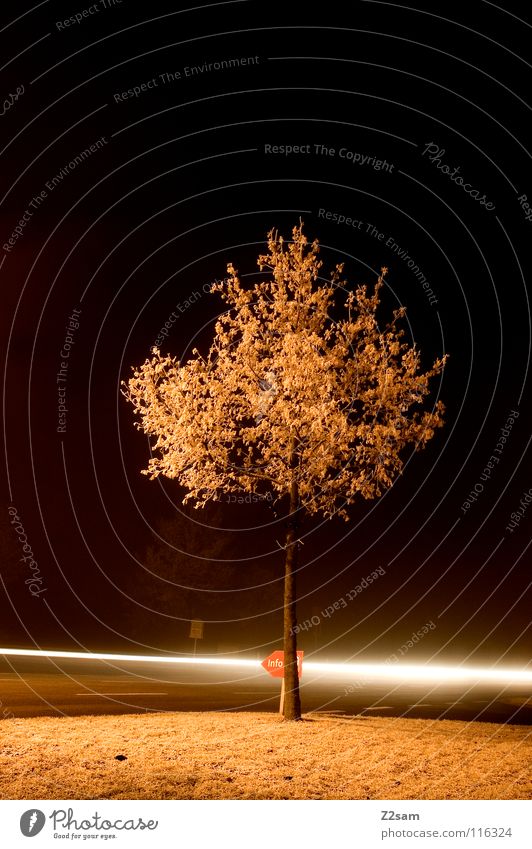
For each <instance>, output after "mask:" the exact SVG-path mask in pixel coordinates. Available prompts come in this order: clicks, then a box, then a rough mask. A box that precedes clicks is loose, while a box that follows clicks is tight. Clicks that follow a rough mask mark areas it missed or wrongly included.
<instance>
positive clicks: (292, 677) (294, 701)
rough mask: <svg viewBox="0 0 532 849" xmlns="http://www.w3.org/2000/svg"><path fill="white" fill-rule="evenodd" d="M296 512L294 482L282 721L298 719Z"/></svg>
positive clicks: (288, 535)
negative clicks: (283, 719)
mask: <svg viewBox="0 0 532 849" xmlns="http://www.w3.org/2000/svg"><path fill="white" fill-rule="evenodd" d="M298 509H299V490H298V485H297V482H296V481H294V482H293V483H292V487H291V490H290V512H289V515H288V528H287V531H286V549H285V550H286V560H285V573H284V684H285V696H284V718H285V719H290V720H298V719H301V699H300V697H299V676H298V674H297V655H296V650H297V636H296V625H297V617H296V571H297V561H298V556H297V555H298V542H297V540H298V533H297V529H298V524H299V522H298Z"/></svg>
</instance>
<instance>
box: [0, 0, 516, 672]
mask: <svg viewBox="0 0 532 849" xmlns="http://www.w3.org/2000/svg"><path fill="white" fill-rule="evenodd" d="M348 5H349V6H350V12H349V13H348V12H347V11H346V8H344V5H343V4H340V3H327V4H323V6H322V8H321V9H320V10H319V11H318V12H316V13H313V14H312V13H310V12H309V10H308V7H307V5H306V4H302V3H295V4H284V3H283V4H281V3H273V4H267V6H265V5H264V4H262V3H258V2H253V0H251V1H250V2H248V0H243V1H242V2H226V3H214V4H211V5H206V6H203V7H200V6H197V7H191V8H190V9H187V10H186V11H182V12H178V11H176V10H175V5H174V4H171V3H164V2H156V3H152V4H140V3H135V4H134V3H133V2H128V0H122V2H121V3H118V2H115V3H113V2H112V0H105V2H102V0H100V2H97V3H95V4H92V5H90V4H89V3H86V4H84V3H83V2H82V0H81V2H79V3H72V2H68V3H67V2H65V3H60V2H55V0H47V1H45V2H43V3H40V4H35V7H34V8H33V7H32V4H30V3H28V4H24V3H21V4H16V7H15V6H13V5H7V6H5V8H2V12H1V15H2V20H1V23H0V26H1V27H2V28H1V29H0V37H1V39H2V51H1V55H2V57H3V62H4V65H3V68H2V71H1V86H0V97H1V98H2V100H3V101H4V102H3V107H2V109H3V114H2V115H0V129H1V148H2V153H1V156H2V166H3V167H2V169H1V172H0V179H1V183H2V185H1V199H0V200H1V208H0V227H1V239H0V243H1V245H2V248H1V250H0V277H1V281H2V297H3V303H2V310H1V316H0V321H1V343H2V363H3V364H4V365H5V368H4V372H3V383H2V386H3V403H4V408H3V409H4V420H5V427H4V437H5V441H4V449H5V453H4V455H3V456H4V460H3V463H2V466H3V475H2V505H3V506H2V511H1V527H0V541H1V562H0V568H1V570H2V571H1V575H2V579H3V582H4V589H3V590H2V615H1V618H0V640H1V643H2V644H3V645H4V646H20V647H30V646H32V645H34V644H35V645H38V646H41V647H49V648H63V647H64V648H79V647H80V646H81V647H84V648H87V649H96V648H98V649H110V650H114V649H120V650H124V651H134V652H139V651H140V652H144V651H153V650H157V651H166V650H177V651H188V650H190V640H189V639H188V620H189V619H190V618H192V617H193V616H197V617H198V618H202V619H205V620H208V624H207V625H206V630H205V640H204V642H203V643H202V648H203V650H205V651H214V650H220V651H224V650H228V649H230V648H241V649H249V650H251V651H252V652H253V653H256V654H258V655H262V654H263V653H264V654H266V653H267V652H268V651H269V650H270V649H271V648H277V647H279V639H280V633H281V616H280V611H279V605H280V603H281V598H282V596H281V590H282V587H281V582H280V579H281V576H282V552H281V550H280V547H279V541H282V538H283V523H282V517H279V516H275V515H274V511H273V509H272V507H271V506H270V505H269V504H268V503H261V504H236V505H226V504H222V505H220V506H218V507H217V509H216V510H210V511H207V512H203V513H201V512H200V513H198V512H193V513H191V512H190V511H184V512H183V509H182V507H181V504H180V502H181V499H182V496H183V492H182V491H181V490H180V489H179V487H178V486H177V484H175V483H174V482H170V481H163V480H159V481H157V482H150V481H149V480H148V479H147V478H146V477H143V476H142V475H141V474H140V469H141V468H144V467H145V465H146V462H147V457H148V445H147V442H146V439H145V438H144V437H143V436H142V435H141V434H139V433H138V432H137V431H136V430H135V429H134V427H133V419H132V413H131V409H130V408H129V406H128V405H127V404H126V403H125V401H124V399H123V398H122V397H121V395H120V393H119V386H120V381H121V380H122V379H124V378H127V376H128V375H129V373H130V367H131V366H132V365H138V364H140V363H141V362H142V361H143V360H144V359H145V358H146V357H147V356H148V354H149V350H150V347H151V346H152V345H153V344H154V342H155V340H156V338H157V336H158V335H159V333H160V329H161V327H163V326H164V324H165V322H166V321H167V319H168V316H169V315H170V313H172V311H176V310H177V311H178V313H179V318H178V320H177V321H176V322H175V323H174V325H173V327H172V328H171V330H170V331H169V335H168V338H167V341H166V342H165V344H164V345H163V346H162V348H163V350H164V351H168V352H170V353H172V354H176V355H179V356H181V355H182V354H183V353H184V352H186V351H187V349H189V348H190V346H191V345H193V344H197V341H196V340H197V339H199V344H200V345H201V344H203V345H204V344H205V343H206V342H208V339H209V328H212V321H213V319H214V318H215V317H216V315H217V313H218V311H219V310H220V308H221V304H220V301H219V300H218V299H217V298H216V297H213V296H209V295H207V294H204V289H203V287H204V285H205V284H208V283H209V282H211V281H212V280H214V279H215V278H221V277H223V276H224V274H225V271H226V265H227V262H229V261H232V262H233V263H234V264H235V265H236V266H237V267H238V268H239V269H240V271H241V273H242V274H243V275H246V274H247V275H248V277H247V278H246V279H249V280H253V279H257V276H256V269H257V267H256V257H257V254H258V253H261V252H262V251H263V247H264V238H265V235H266V233H267V231H268V230H269V229H270V228H271V227H273V226H275V227H277V228H279V230H281V231H282V232H284V233H285V235H288V234H289V233H290V231H291V228H292V227H293V226H294V224H296V223H297V221H298V220H299V218H300V217H301V218H302V219H303V220H304V222H305V230H306V232H307V234H308V235H309V236H310V237H311V238H315V237H317V238H318V239H319V240H320V242H321V244H322V258H323V260H324V262H325V266H326V267H332V266H333V265H334V264H336V263H337V262H339V261H343V262H345V267H346V276H347V278H348V279H349V281H350V282H351V283H352V285H356V284H357V283H361V282H368V283H371V282H373V281H374V280H375V276H376V274H377V273H378V270H379V268H380V267H381V266H382V265H386V266H388V267H389V269H390V271H389V275H388V290H387V292H386V296H385V299H384V311H385V312H386V311H387V310H388V311H389V310H390V309H392V308H394V307H395V306H397V305H398V304H400V303H401V304H404V305H405V306H406V307H407V318H408V325H407V327H408V333H409V335H410V338H411V339H412V340H415V342H416V344H417V345H418V346H419V347H420V349H421V350H422V352H423V356H424V363H425V365H426V366H428V365H430V363H431V362H432V360H434V359H435V358H436V357H438V356H440V355H441V354H442V353H443V352H448V353H449V354H450V360H449V364H448V367H447V369H446V371H445V375H444V378H443V380H442V381H441V383H440V384H438V385H435V393H438V394H439V397H440V398H442V399H443V401H444V403H445V405H446V408H447V413H446V426H445V428H444V429H443V430H442V431H440V432H439V433H438V434H437V436H436V437H435V439H434V440H433V441H432V443H431V444H430V445H429V447H428V448H427V449H426V450H425V451H424V452H421V453H419V454H416V455H415V456H413V457H412V458H411V459H409V460H408V463H407V465H406V469H405V472H404V474H403V476H402V477H401V479H400V480H399V481H398V482H397V484H396V485H395V486H394V487H393V489H392V490H391V491H389V492H388V493H387V494H386V496H385V497H383V498H382V499H381V500H380V501H378V502H365V501H361V502H360V503H359V504H358V505H357V506H356V507H354V508H353V511H352V520H351V522H350V523H348V524H345V523H343V522H341V521H332V522H320V521H314V522H309V523H308V524H307V525H306V526H305V528H304V545H303V547H302V549H301V557H302V568H301V571H300V575H299V593H300V603H299V613H300V618H301V619H302V620H303V621H305V620H306V619H310V618H311V617H314V622H316V619H318V620H319V625H317V624H315V625H314V626H313V627H312V628H310V629H309V630H307V631H304V632H303V634H302V636H301V646H302V647H303V648H305V649H306V650H307V651H308V652H311V651H316V650H320V651H321V654H322V656H324V657H342V658H347V657H355V656H356V657H357V658H364V659H375V660H378V659H380V660H385V659H386V658H387V657H389V656H390V655H391V654H393V653H395V652H397V649H398V648H399V647H401V645H403V644H404V643H405V641H407V640H408V639H409V638H410V637H411V636H412V634H413V633H414V632H417V631H422V630H423V629H425V631H427V630H428V633H427V634H424V635H423V637H422V638H420V639H419V641H418V643H417V645H416V646H415V648H413V649H412V650H411V653H410V654H409V659H410V660H412V661H416V660H426V659H428V658H433V659H434V660H435V661H438V662H441V661H443V660H448V661H451V660H452V661H467V662H487V663H496V662H501V663H502V662H504V663H517V664H523V663H527V662H528V658H529V653H530V645H531V635H530V629H529V624H530V551H529V544H530V540H531V531H530V529H531V522H532V508H531V509H530V510H529V511H528V502H529V500H530V501H531V502H532V469H531V465H530V449H529V438H530V436H529V435H530V432H531V409H530V390H531V387H530V378H529V375H528V369H529V364H530V309H529V300H528V288H527V280H528V278H529V276H530V270H531V261H530V251H529V244H530V237H531V235H532V171H531V154H530V152H529V148H530V133H529V127H530V108H531V106H530V104H529V103H528V102H527V101H528V100H529V99H530V83H531V66H530V64H529V63H530V61H531V55H530V46H529V45H530V31H531V26H532V21H530V22H527V21H524V20H522V19H521V18H518V17H517V15H520V16H521V15H522V14H523V12H522V4H518V3H516V2H512V3H505V4H504V9H499V8H498V7H497V6H496V5H495V4H493V3H489V2H482V0H475V1H474V2H471V3H468V4H465V3H464V4H461V5H460V6H459V7H458V6H454V7H453V6H449V4H448V3H434V4H430V7H427V4H418V6H419V7H420V8H416V7H415V6H410V7H406V6H402V7H401V6H398V5H394V4H391V3H383V2H374V0H367V1H366V2H354V3H352V4H348ZM429 9H430V10H429ZM24 12H26V14H24ZM12 16H16V17H17V19H16V20H14V19H13V17H12ZM76 16H77V17H76ZM283 146H284V150H283ZM287 147H288V148H289V149H290V150H291V152H287ZM294 148H295V149H294ZM83 151H86V153H85V154H83V156H81V157H80V154H82V152H83ZM87 151H88V152H87ZM76 157H77V158H76ZM35 199H36V200H35ZM528 203H530V204H531V206H530V207H529V206H527V204H528ZM527 218H528V220H527ZM346 219H349V222H347V221H346ZM353 221H354V222H356V223H355V224H354V225H353V223H352V222H353ZM17 228H18V231H17ZM10 239H11V243H10V241H9V240H10ZM424 280H426V281H428V286H429V287H430V288H429V289H427V287H426V286H425V288H424V286H423V281H424ZM72 316H74V318H75V319H76V321H75V322H74V324H78V325H79V326H77V327H75V328H74V329H73V330H72V334H71V336H72V338H71V339H70V340H69V339H67V334H68V333H69V330H68V325H69V320H70V318H71V317H72ZM65 340H66V341H67V342H68V344H70V348H69V350H68V353H69V356H68V359H67V365H66V367H64V366H62V362H65V360H64V358H63V357H62V355H61V351H62V350H64V344H65ZM61 369H63V371H62V372H61V371H60V370H61ZM58 374H60V376H62V377H64V380H62V381H60V382H59V383H58V382H57V375H58ZM58 388H61V389H62V390H63V391H64V395H63V396H62V398H64V399H66V400H65V401H64V406H65V407H66V408H67V410H66V413H65V416H64V417H63V418H62V419H60V412H61V411H60V410H59V396H58ZM58 428H60V430H58ZM501 436H503V437H504V439H505V441H502V442H501ZM497 446H498V449H499V450H498V451H497V450H496V449H497ZM493 457H495V458H496V459H495V460H492V458H493ZM490 464H491V466H490ZM529 491H530V496H528V492H529ZM468 498H469V501H468ZM466 504H467V507H466V506H465V505H466ZM10 508H11V512H10ZM14 511H16V513H15V512H14ZM15 516H16V517H17V521H18V522H19V523H20V524H19V527H20V526H22V527H23V532H24V534H26V536H25V537H24V539H25V540H27V542H26V545H27V546H29V548H30V549H31V554H28V549H26V551H24V550H23V542H21V541H20V540H19V539H18V534H17V533H16V532H15V529H14V519H15ZM512 516H513V519H512ZM516 516H517V518H516ZM511 523H513V524H511ZM24 555H25V556H26V557H31V558H33V560H30V561H27V560H26V561H24V560H21V559H20V558H21V557H23V556H24ZM31 563H34V564H35V565H33V566H31V565H30V564H31ZM379 567H380V568H381V571H382V572H384V574H379V577H378V578H377V579H376V580H374V581H373V583H371V585H370V586H367V587H366V588H364V589H363V591H362V592H357V593H356V595H355V597H354V598H353V600H351V601H349V602H348V603H346V606H345V607H344V606H343V603H341V602H340V599H344V600H345V598H346V594H347V593H348V592H349V591H351V590H352V589H353V588H354V587H356V586H357V585H358V584H359V582H360V581H361V579H363V578H365V577H366V576H368V575H370V574H371V573H372V571H374V570H377V569H378V568H379ZM32 570H33V571H32ZM147 570H149V571H147ZM31 577H33V578H37V579H38V581H37V583H36V584H34V585H33V591H34V592H35V595H32V590H31V586H30V584H28V583H27V581H28V579H30V578H31ZM169 582H170V583H169ZM172 582H174V583H175V584H177V586H173V584H172ZM185 586H186V587H187V589H184V588H183V587H185ZM37 590H39V592H36V591H37ZM198 590H199V591H198ZM335 603H337V608H339V609H337V610H336V611H335V612H334V613H333V614H332V615H330V616H329V615H327V614H325V615H324V611H326V610H327V608H328V607H330V606H332V607H333V608H334V605H335ZM427 623H433V627H430V628H429V629H427V628H426V627H425V626H426V625H427Z"/></svg>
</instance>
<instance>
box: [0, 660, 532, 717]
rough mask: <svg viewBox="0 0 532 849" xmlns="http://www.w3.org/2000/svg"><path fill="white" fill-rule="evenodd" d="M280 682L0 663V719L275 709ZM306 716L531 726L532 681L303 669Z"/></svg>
mask: <svg viewBox="0 0 532 849" xmlns="http://www.w3.org/2000/svg"><path fill="white" fill-rule="evenodd" d="M280 683H281V682H280V680H279V679H274V678H271V677H270V676H269V675H268V674H267V673H266V672H265V671H264V670H263V669H262V668H261V667H260V665H258V664H257V666H251V667H249V666H247V667H239V666H214V665H205V666H204V665H199V664H198V665H196V664H194V665H181V664H177V665H174V664H168V663H159V662H155V663H154V662H146V661H143V660H135V661H112V662H111V661H109V660H105V661H104V660H92V659H83V660H81V659H70V658H69V659H65V658H47V657H39V658H19V657H8V658H0V718H2V715H3V716H4V717H5V716H8V715H14V716H15V717H29V716H57V715H66V716H77V715H83V714H121V713H144V712H152V711H213V710H222V711H228V710H245V711H276V710H277V709H278V703H279V691H280ZM301 694H302V701H303V709H304V711H305V712H309V711H322V712H328V713H334V712H337V713H339V714H347V715H353V714H366V715H374V716H408V717H412V718H414V717H419V718H424V719H429V718H430V719H438V718H441V719H460V720H469V721H471V720H479V721H484V722H511V723H517V724H526V725H532V686H531V684H530V683H524V684H523V683H521V684H515V683H513V684H508V683H504V682H503V683H497V682H493V683H483V684H473V685H472V684H471V683H469V682H452V683H438V682H430V681H429V682H427V681H424V682H414V681H407V680H404V681H401V680H399V681H384V680H382V679H378V678H374V677H370V676H363V677H360V676H359V677H355V676H353V675H352V674H351V675H349V674H347V673H343V672H338V671H334V672H324V671H323V670H321V671H319V672H317V671H314V670H312V669H311V668H310V666H308V667H307V669H305V666H304V668H303V678H302V680H301Z"/></svg>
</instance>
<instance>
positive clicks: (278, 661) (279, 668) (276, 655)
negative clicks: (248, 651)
mask: <svg viewBox="0 0 532 849" xmlns="http://www.w3.org/2000/svg"><path fill="white" fill-rule="evenodd" d="M296 654H297V674H298V677H299V678H301V675H302V674H303V655H304V652H302V651H298V652H296ZM261 666H263V667H264V669H265V670H266V672H269V674H270V675H271V676H272V678H284V651H274V652H272V653H271V654H270V655H269V656H268V657H266V658H265V659H264V660H263V661H262V663H261Z"/></svg>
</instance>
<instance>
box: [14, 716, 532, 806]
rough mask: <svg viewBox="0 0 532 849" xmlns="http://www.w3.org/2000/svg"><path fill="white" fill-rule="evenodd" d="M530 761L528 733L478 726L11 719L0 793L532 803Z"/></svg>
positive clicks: (255, 719) (333, 719)
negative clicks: (507, 801) (526, 801)
mask: <svg viewBox="0 0 532 849" xmlns="http://www.w3.org/2000/svg"><path fill="white" fill-rule="evenodd" d="M117 755H123V756H125V759H122V760H117V759H116V756H117ZM531 755H532V728H530V726H519V725H496V724H493V723H480V722H471V723H467V722H456V721H450V720H441V721H440V720H434V721H432V720H422V719H393V718H383V717H368V716H354V717H338V716H333V715H323V714H309V715H307V716H306V717H305V718H304V720H303V721H302V722H298V723H287V722H283V721H282V720H281V719H280V718H279V717H278V716H277V715H276V714H264V713H260V714H258V713H257V714H252V713H215V712H213V713H170V714H168V713H154V714H147V715H139V714H137V715H131V716H86V717H72V718H70V717H61V718H55V717H41V718H38V719H6V720H4V721H3V722H2V723H0V798H2V799H532V771H531V767H530V764H531Z"/></svg>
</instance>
